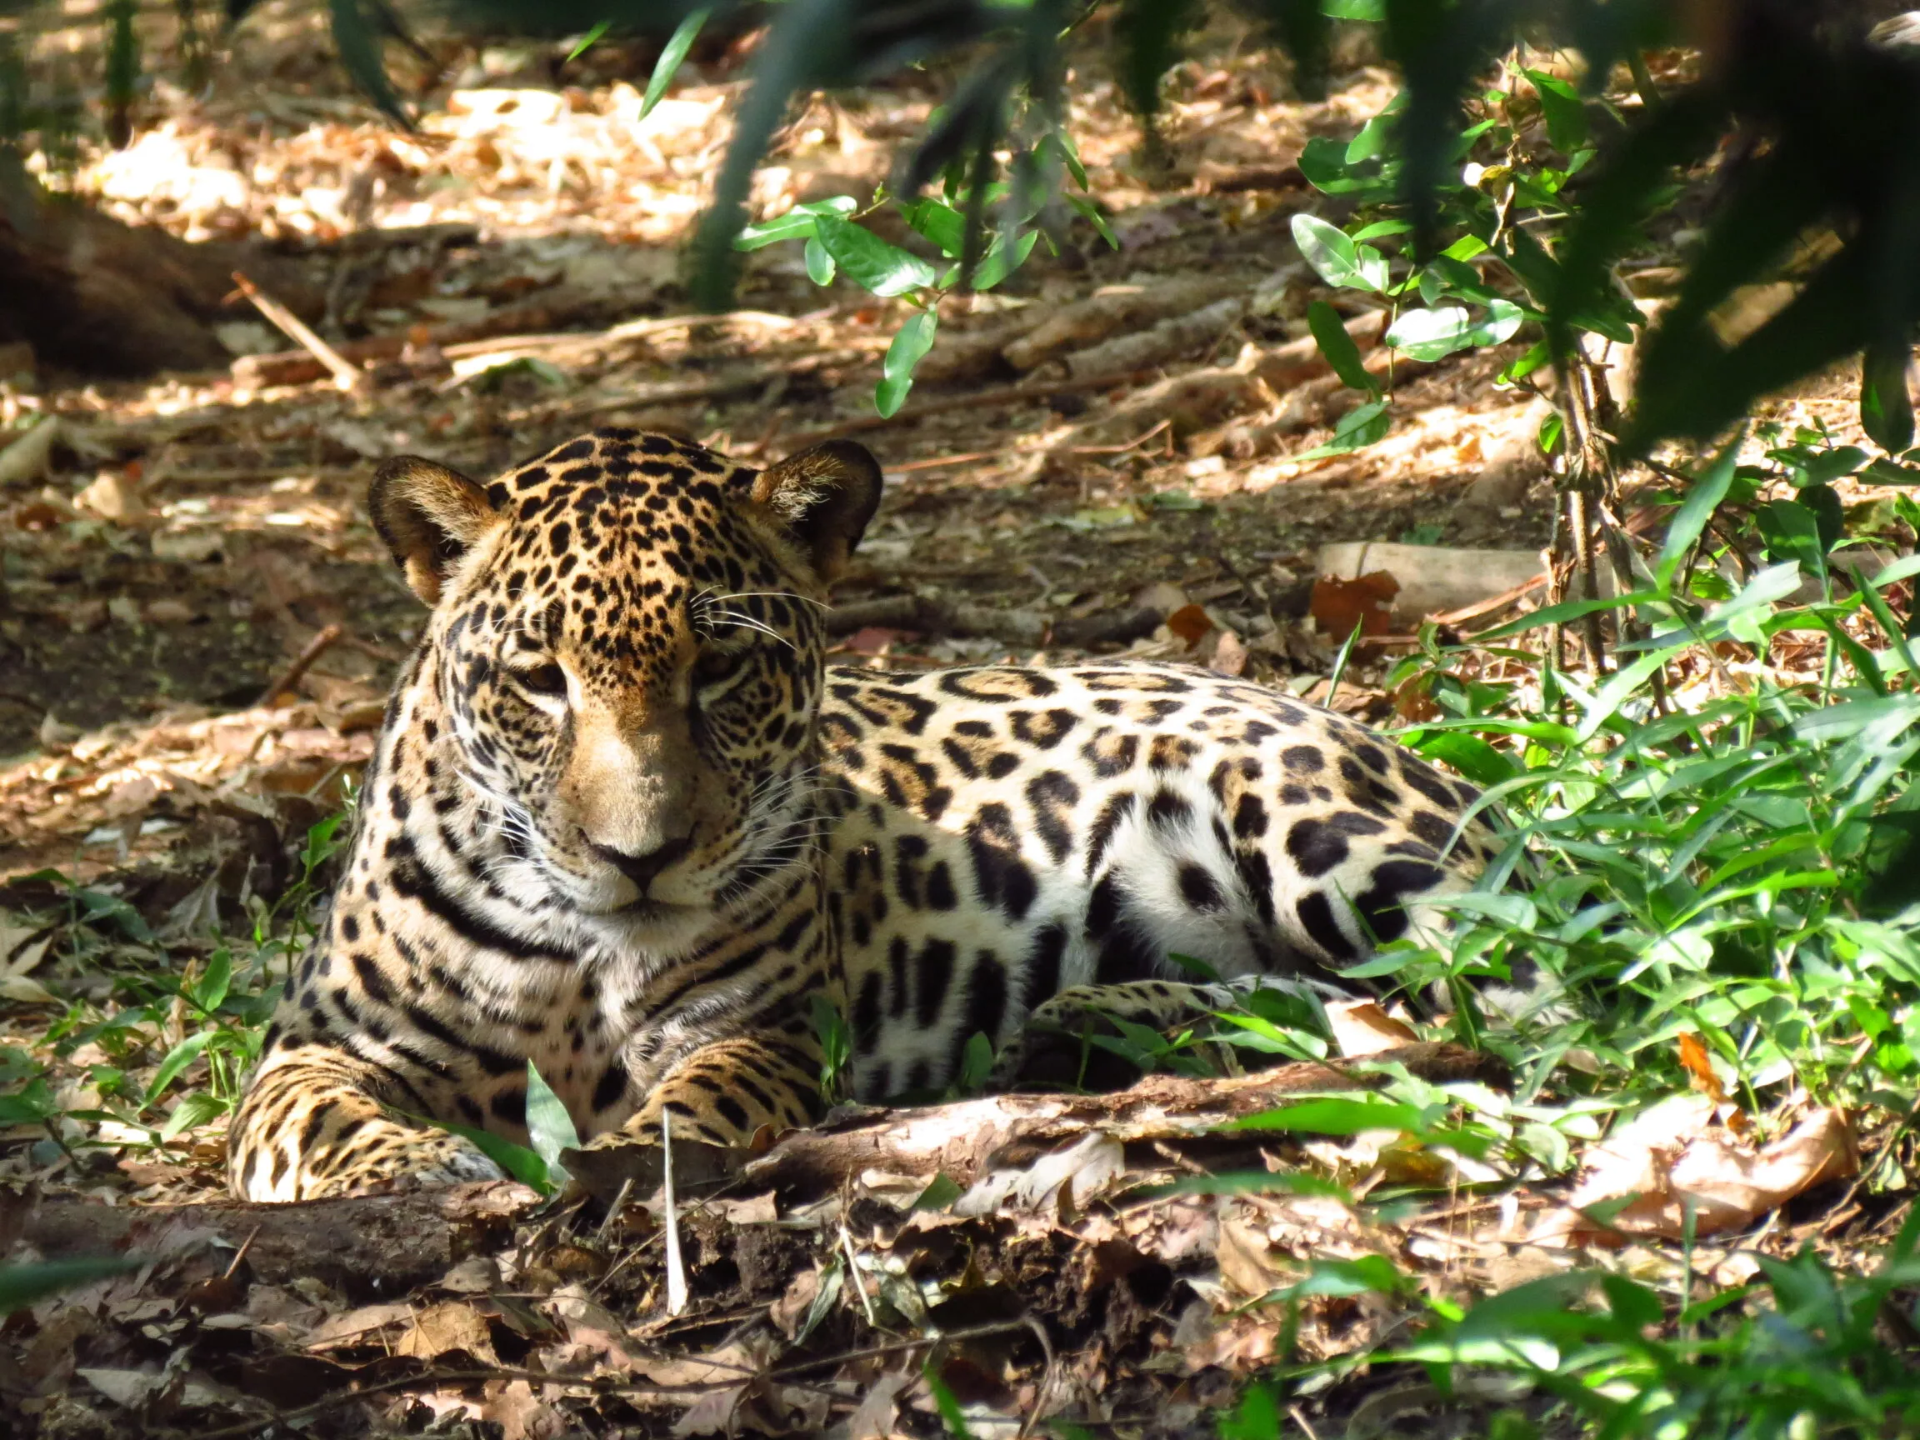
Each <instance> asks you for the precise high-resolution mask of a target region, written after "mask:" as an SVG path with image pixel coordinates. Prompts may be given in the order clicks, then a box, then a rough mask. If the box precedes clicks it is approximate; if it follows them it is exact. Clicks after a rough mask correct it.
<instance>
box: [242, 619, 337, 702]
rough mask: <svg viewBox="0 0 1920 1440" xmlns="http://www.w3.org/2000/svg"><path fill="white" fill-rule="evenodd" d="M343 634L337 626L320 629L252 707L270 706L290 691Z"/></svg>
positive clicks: (261, 693)
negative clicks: (277, 698)
mask: <svg viewBox="0 0 1920 1440" xmlns="http://www.w3.org/2000/svg"><path fill="white" fill-rule="evenodd" d="M344 634H346V631H345V629H344V628H343V627H341V626H340V625H337V624H335V625H328V626H327V627H325V628H324V629H322V630H321V631H320V633H319V634H317V635H315V636H314V637H313V638H312V639H311V640H309V641H307V645H306V648H305V649H304V650H302V651H301V652H300V653H299V655H297V656H295V657H294V661H293V663H292V664H291V665H289V666H287V668H286V669H285V670H283V671H281V672H280V675H279V676H278V678H276V679H275V680H274V682H273V683H272V684H271V685H269V686H267V688H266V689H264V690H262V691H261V692H260V698H259V699H258V700H256V701H254V702H253V703H254V706H255V707H256V708H259V707H261V706H266V705H271V704H273V702H274V700H275V698H276V697H278V696H281V695H284V694H286V693H287V692H288V691H290V690H292V689H293V687H294V686H296V685H298V684H299V683H300V677H301V676H303V675H305V674H306V673H307V671H309V670H311V669H312V668H313V662H314V661H316V660H318V659H319V658H320V657H321V656H322V655H324V654H325V653H326V652H327V651H328V650H329V649H330V648H332V646H333V645H334V643H335V642H336V641H338V640H339V638H340V637H341V636H342V635H344Z"/></svg>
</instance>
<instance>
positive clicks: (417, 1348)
mask: <svg viewBox="0 0 1920 1440" xmlns="http://www.w3.org/2000/svg"><path fill="white" fill-rule="evenodd" d="M394 1349H395V1350H396V1351H397V1352H398V1353H400V1354H402V1355H412V1356H414V1357H416V1358H418V1359H421V1360H434V1359H438V1358H439V1357H440V1356H442V1355H444V1354H446V1353H447V1352H448V1351H450V1350H464V1351H465V1352H466V1353H467V1354H469V1355H471V1356H473V1358H474V1359H476V1360H478V1361H481V1362H482V1363H483V1364H487V1365H495V1364H498V1363H499V1362H498V1360H497V1359H496V1358H495V1356H494V1353H493V1335H492V1332H491V1331H490V1330H489V1329H488V1327H487V1322H486V1321H485V1320H483V1319H482V1318H481V1317H480V1315H479V1314H478V1312H476V1311H475V1310H474V1308H473V1307H472V1306H471V1305H468V1304H466V1303H465V1302H464V1301H461V1300H446V1301H442V1302H441V1303H440V1304H438V1305H430V1306H428V1307H427V1308H426V1309H425V1310H421V1311H419V1312H417V1313H416V1314H415V1315H414V1317H413V1323H412V1324H411V1325H410V1326H408V1327H407V1332H406V1334H404V1335H402V1336H401V1337H400V1343H399V1344H397V1345H396V1346H394Z"/></svg>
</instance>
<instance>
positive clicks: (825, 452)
mask: <svg viewBox="0 0 1920 1440" xmlns="http://www.w3.org/2000/svg"><path fill="white" fill-rule="evenodd" d="M879 491H880V476H879V470H878V467H877V466H876V465H875V464H874V462H873V460H872V457H871V456H869V455H868V454H867V452H866V451H865V450H863V449H861V448H860V447H859V446H857V445H853V444H850V443H846V442H837V443H833V444H829V445H825V446H820V447H816V448H814V449H812V450H809V451H806V452H803V453H802V454H799V455H796V456H794V457H792V458H790V459H788V460H786V461H783V462H781V463H780V464H778V465H775V466H773V467H771V468H769V469H768V470H766V471H764V472H756V471H754V470H751V469H749V468H747V467H744V466H740V465H736V464H733V463H731V462H729V461H727V460H725V459H723V458H722V457H720V456H717V455H715V454H713V453H711V452H709V451H707V450H704V449H702V448H700V447H698V446H693V445H688V444H685V443H683V442H679V441H675V440H670V439H668V438H666V437H663V436H658V435H641V434H635V433H634V432H631V431H619V430H604V431H599V432H596V433H594V434H593V435H591V436H587V437H584V438H582V439H579V440H576V441H573V442H570V443H569V444H567V445H564V446H561V447H559V448H558V449H556V450H554V451H552V452H551V453H549V454H547V455H545V456H542V457H541V458H539V459H538V460H535V461H533V462H531V463H530V464H528V465H525V466H522V467H520V468H519V469H517V470H515V471H512V472H510V473H508V474H507V475H505V476H503V477H501V478H500V479H498V480H495V481H493V482H492V483H490V484H486V485H482V484H479V483H476V482H474V481H471V480H468V479H466V478H465V477H462V476H459V475H457V474H455V473H454V472H452V471H449V470H446V469H444V468H443V467H440V466H436V465H433V464H431V463H429V462H426V461H422V460H414V459H404V460H398V461H392V462H389V463H388V464H387V465H385V466H383V467H381V470H380V472H379V474H378V476H377V477H376V479H375V482H374V486H373V490H372V493H371V497H370V505H371V508H372V511H373V514H374V519H375V522H376V525H377V526H378V528H379V529H380V532H381V534H382V536H383V537H384V538H385V539H386V541H387V543H388V544H389V546H390V548H391V549H392V550H393V552H394V556H395V558H396V560H397V561H398V562H399V563H400V564H401V566H402V567H403V568H404V569H405V571H406V573H407V576H408V578H409V581H410V582H411V583H412V585H413V586H414V588H415V590H416V591H417V592H419V593H420V595H421V596H422V598H423V599H425V600H426V601H427V602H428V603H429V604H431V605H433V606H434V611H433V615H432V618H431V621H430V623H429V625H428V627H427V630H426V633H425V635H424V637H423V639H422V641H421V643H420V646H419V649H418V650H417V651H416V653H415V655H414V656H413V658H412V660H411V661H410V662H409V663H408V665H407V666H406V667H405V668H404V670H403V672H402V674H401V676H400V678H399V680H398V682H397V684H396V686H395V690H394V696H393V701H392V704H391V706H390V708H389V711H388V717H387V723H386V726H385V728H384V730H383V731H382V734H381V738H380V742H379V745H378V748H377V751H376V755H375V759H374V761H373V763H372V765H371V766H370V768H369V771H368V775H367V779H366V783H365V786H364V790H363V796H364V799H363V806H362V813H361V817H360V822H359V826H358V829H357V830H356V832H355V837H354V841H353V846H352V850H351V852H350V858H349V860H348V864H347V871H346V875H345V878H344V879H343V880H342V882H341V885H340V887H339V890H338V891H337V893H336V895H335V899H334V906H333V911H332V915H331V918H330V921H329V924H328V926H327V929H326V931H325V933H324V934H323V935H322V936H321V937H320V939H319V940H318V941H317V942H316V943H315V945H314V946H313V948H312V950H311V951H310V952H309V953H308V954H307V955H306V956H305V957H304V958H303V960H302V961H301V963H300V965H299V967H298V969H297V970H296V973H295V974H294V976H293V977H292V979H291V981H290V983H289V985H288V990H287V995H286V998H285V999H284V1000H283V1002H282V1004H281V1007H280V1010H279V1012H278V1013H277V1015H276V1018H275V1021H274V1024H273V1027H272V1030H271V1032H270V1034H269V1037H268V1040H267V1044H266V1049H265V1053H264V1057H263V1060H262V1063H261V1065H260V1067H259V1070H258V1071H257V1073H256V1075H255V1077H254V1079H253V1081H252V1084H251V1087H250V1090H249V1093H248V1096H247V1098H246V1101H245V1102H244V1104H243V1106H242V1108H241V1110H240V1113H239V1114H238V1115H237V1116H236V1118H235V1121H234V1125H233V1128H232V1134H231V1146H230V1151H231V1157H232V1158H231V1164H232V1176H233V1184H234V1188H235V1190H236V1191H237V1192H238V1193H240V1194H242V1195H244V1196H249V1197H252V1198H256V1199H295V1198H303V1197H308V1196H313V1195H322V1194H338V1193H348V1192H353V1191H357V1190H365V1189H370V1188H376V1187H380V1186H384V1185H389V1184H396V1183H419V1182H435V1181H448V1180H456V1179H461V1178H470V1177H479V1176H485V1175H491V1174H493V1173H495V1172H494V1169H493V1166H492V1164H491V1162H490V1161H488V1160H486V1159H485V1157H484V1156H483V1155H481V1153H480V1152H479V1150H478V1149H477V1148H475V1147H473V1146H472V1145H471V1144H469V1143H468V1142H467V1141H465V1140H463V1139H459V1138H457V1137H455V1136H453V1135H451V1134H449V1133H447V1132H444V1131H438V1130H433V1129H429V1128H426V1127H424V1126H422V1125H420V1124H419V1123H418V1122H417V1121H416V1120H414V1119H412V1118H409V1117H415V1116H422V1117H428V1118H431V1119H444V1120H450V1121H456V1122H460V1123H463V1124H466V1125H471V1126H482V1127H485V1128H487V1129H490V1130H494V1131H496V1132H498V1133H500V1134H503V1135H505V1136H508V1137H509V1138H514V1139H523V1138H524V1135H525V1129H524V1122H525V1104H526V1097H525V1074H526V1067H527V1062H528V1061H529V1060H531V1061H532V1062H534V1063H535V1064H536V1065H537V1066H538V1067H539V1070H540V1072H541V1074H542V1076H543V1077H545V1078H546V1079H547V1081H548V1082H549V1083H550V1084H552V1085H553V1086H554V1088H555V1089H556V1091H557V1092H558V1093H559V1095H560V1096H561V1098H562V1099H563V1100H564V1101H565V1102H566V1104H567V1106H568V1108H569V1109H570V1110H571V1111H572V1113H573V1117H574V1120H575V1122H576V1124H577V1125H578V1127H579V1128H580V1130H581V1132H582V1133H583V1134H585V1135H596V1134H597V1135H617V1134H620V1133H622V1132H632V1133H644V1134H648V1135H651V1134H656V1133H657V1126H658V1120H659V1115H660V1112H661V1111H662V1109H672V1110H673V1111H674V1112H675V1114H676V1116H677V1117H679V1118H680V1123H678V1124H676V1127H675V1129H676V1133H688V1134H692V1135H697V1136H700V1137H704V1138H707V1139H712V1140H717V1141H722V1142H730V1143H744V1142H745V1141H747V1140H748V1139H750V1138H751V1137H752V1136H753V1135H754V1134H755V1132H756V1131H758V1130H759V1129H761V1128H762V1127H764V1126H774V1127H785V1126H790V1125H796V1124H802V1123H805V1122H806V1121H807V1120H808V1119H809V1118H810V1117H811V1116H812V1115H813V1114H814V1113H815V1112H816V1110H817V1108H818V1104H819V1095H818V1083H819V1069H820V1059H821V1057H820V1050H819V1044H818V1040H817V1037H816V1034H815V1026H814V1018H813V1015H814V1008H815V1001H816V999H824V1000H826V1001H828V1002H829V1003H831V1004H833V1005H835V1006H836V1007H838V1008H840V1009H841V1010H842V1011H843V1013H844V1014H845V1015H846V1017H847V1019H848V1022H849V1025H850V1027H851V1033H852V1038H853V1042H854V1060H853V1076H854V1081H855V1086H856V1089H857V1091H858V1092H859V1094H860V1095H861V1096H862V1097H863V1098H872V1099H882V1098H886V1097H887V1096H889V1095H891V1094H894V1093H897V1092H900V1091H902V1090H917V1089H924V1088H928V1087H934V1086H939V1085H941V1084H942V1083H944V1082H945V1081H947V1080H948V1079H950V1078H951V1077H952V1076H953V1075H954V1073H955V1072H956V1071H957V1070H958V1068H959V1066H960V1063H961V1058H962V1056H963V1055H964V1053H965V1050H966V1047H967V1043H968V1040H969V1039H970V1037H971V1036H972V1035H973V1034H975V1033H976V1032H985V1033H986V1034H987V1035H988V1036H990V1037H991V1038H992V1039H993V1040H994V1041H995V1042H996V1043H997V1044H999V1045H1001V1046H1003V1047H1006V1050H1005V1053H1004V1054H1003V1061H1004V1068H1005V1069H1007V1070H1009V1071H1010V1070H1011V1069H1012V1067H1013V1066H1014V1065H1015V1064H1016V1062H1017V1059H1018V1057H1019V1055H1020V1053H1021V1051H1020V1047H1019V1045H1018V1044H1015V1043H1012V1042H1015V1041H1016V1039H1017V1037H1018V1036H1019V1035H1020V1033H1021V1030H1022V1025H1023V1023H1024V1022H1025V1021H1026V1019H1027V1018H1028V1017H1029V1016H1030V1015H1032V1014H1033V1013H1034V1012H1035V1011H1037V1010H1038V1011H1041V1012H1042V1015H1043V1018H1044V1017H1046V1016H1057V1015H1059V1014H1061V1013H1064V1012H1067V1011H1070V1010H1071V1009H1072V1008H1073V1007H1075V1006H1076V1005H1078V1004H1081V1003H1084V1002H1085V1001H1086V1000H1087V999H1088V998H1089V997H1088V996H1087V994H1086V993H1085V991H1084V987H1088V986H1099V987H1119V988H1117V989H1115V988H1107V989H1105V990H1103V991H1102V994H1101V998H1103V999H1104V1000H1106V1001H1116V1000H1117V1001H1118V1002H1119V1003H1121V1004H1123V1005H1125V1006H1127V1007H1129V1008H1132V1009H1134V1010H1136V1011H1137V1012H1138V1013H1140V1014H1142V1015H1145V1016H1147V1017H1158V1016H1160V1015H1162V1014H1163V1013H1164V1012H1166V1011H1167V1010H1169V1009H1170V1008H1172V1007H1175V1006H1178V1005H1180V1004H1183V1003H1187V1002H1190V1001H1192V1000H1193V999H1194V998H1195V997H1194V996H1193V994H1192V993H1191V991H1190V990H1188V989H1186V988H1185V987H1183V986H1182V985H1181V984H1180V983H1178V982H1179V980H1180V977H1182V975H1183V974H1184V972H1183V971H1182V969H1181V968H1180V966H1179V965H1178V963H1177V962H1175V961H1174V960H1172V959H1171V958H1170V957H1171V956H1173V955H1176V954H1178V955H1186V956H1192V957H1195V958H1197V959H1200V960H1203V961H1205V962H1207V963H1208V964H1210V965H1212V966H1213V967H1214V968H1215V969H1217V970H1218V971H1219V972H1220V973H1221V974H1222V975H1225V976H1229V977H1232V976H1245V975H1255V974H1263V973H1264V974H1288V973H1303V972H1304V973H1308V974H1325V973H1326V971H1327V970H1328V968H1329V967H1333V966H1338V965H1342V964H1345V963H1347V962H1350V961H1352V960H1354V959H1356V958H1358V957H1360V956H1362V955H1364V954H1366V953H1367V952H1368V950H1369V949H1370V948H1371V946H1372V945H1373V944H1374V943H1375V942H1376V941H1378V940H1382V939H1386V938H1390V937H1392V936H1394V935H1396V934H1399V933H1401V932H1402V931H1404V930H1405V928H1406V927H1407V926H1408V924H1409V923H1413V922H1414V921H1416V920H1417V919H1418V917H1419V915H1420V909H1421V902H1423V901H1427V900H1430V899H1432V898H1434V897H1437V896H1440V895H1444V894H1446V893H1448V892H1451V891H1457V890H1459V889H1462V888H1465V887H1466V886H1467V885H1469V884H1470V883H1471V882H1472V879H1473V877H1474V876H1475V875H1476V874H1477V873H1478V871H1479V869H1480V867H1481V866H1482V864H1483V863H1484V861H1485V858H1486V856H1487V853H1488V844H1489V840H1488V837H1487V835H1486V832H1485V831H1484V830H1483V829H1482V828H1481V827H1480V826H1479V825H1478V824H1477V822H1476V823H1470V824H1468V825H1466V826H1465V828H1464V833H1461V834H1458V835H1457V834H1456V831H1457V830H1460V829H1461V823H1460V817H1461V814H1462V812H1463V810H1464V809H1465V808H1466V807H1467V806H1469V805H1470V804H1471V803H1472V802H1473V801H1474V799H1475V796H1474V793H1473V792H1472V790H1471V789H1470V788H1469V787H1467V786H1465V785H1462V784H1460V783H1459V782H1456V781H1452V780H1449V779H1447V778H1445V777H1443V776H1441V775H1439V774H1437V773H1436V772H1434V771H1433V770H1432V769H1430V768H1429V767H1427V766H1426V765H1424V764H1423V763H1422V762H1420V761H1419V760H1417V759H1416V758H1414V757H1413V756H1412V755H1410V754H1408V753H1407V752H1405V751H1403V750H1401V749H1399V748H1398V747H1396V746H1394V745H1392V744H1391V743H1390V742H1387V741H1385V740H1382V739H1381V738H1380V737H1378V736H1377V735H1374V734H1372V733H1371V732H1369V731H1367V730H1365V729H1364V728H1362V727H1360V726H1357V725H1355V724H1353V723H1351V722H1350V721H1347V720H1344V719H1342V718H1340V717H1338V716H1334V715H1331V714H1328V713H1327V712H1325V711H1321V710H1317V709H1314V708H1312V707H1310V706H1306V705H1302V704H1299V703H1297V702H1294V701H1290V700H1287V699H1284V698H1282V697H1279V696H1276V695H1274V694H1273V693H1271V692H1269V691H1267V690H1264V689H1262V688H1260V687H1258V686H1255V685H1251V684H1246V683H1242V682H1239V681H1234V680H1226V679H1222V678H1220V677H1218V676H1214V675H1210V674H1206V673H1204V672H1199V671H1191V670H1184V669H1180V668H1177V667H1167V666H1131V667H1129V666H1121V665H1097V664H1090V665H1082V666H1074V667H1065V668H1060V669H1051V670H1042V669H1021V668H1015V667H976V668H966V669H955V670H945V671H933V672H929V673H923V674H912V675H902V674H885V673H880V672H876V671H872V670H865V669H840V668H833V667H828V666H826V665H825V663H824V644H825V640H824V629H823V626H822V624H821V620H820V607H821V604H822V602H823V600H824V598H825V597H824V588H825V586H826V585H827V584H828V583H830V582H831V580H832V579H833V577H834V575H835V574H836V573H837V572H838V571H839V570H840V569H841V568H842V567H843V566H844V564H845V561H846V558H847V556H848V554H849V553H850V552H851V550H852V549H853V547H854V546H855V545H856V544H857V543H858V541H859V538H860V535H861V533H862V531H863V530H864V528H865V526H866V524H867V521H868V519H869V518H870V517H871V515H872V513H873V510H874V507H875V505H876V503H877V501H878V498H879ZM1042 1007H1045V1008H1044V1009H1043V1008H1042Z"/></svg>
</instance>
